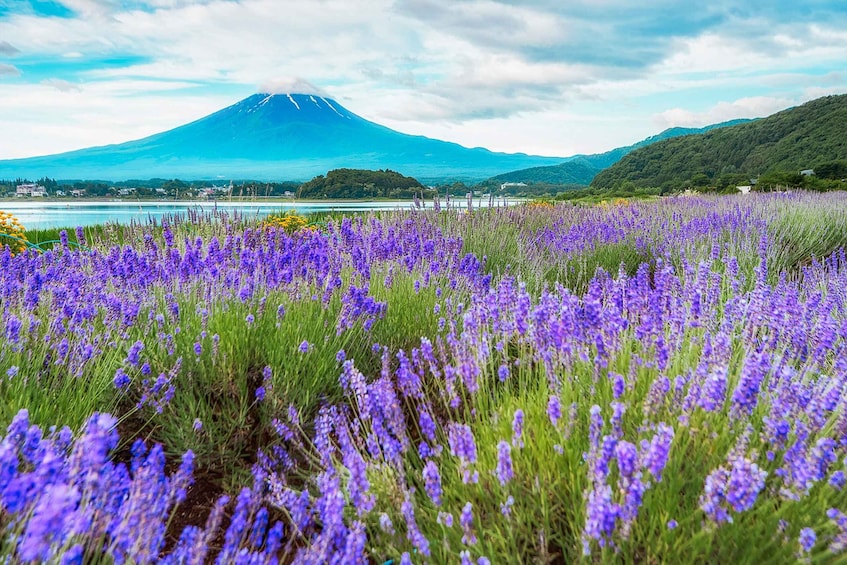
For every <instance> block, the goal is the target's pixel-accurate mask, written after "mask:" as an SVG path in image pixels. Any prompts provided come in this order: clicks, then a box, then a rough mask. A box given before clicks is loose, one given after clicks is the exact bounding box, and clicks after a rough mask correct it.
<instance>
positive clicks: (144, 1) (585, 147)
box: [0, 0, 847, 159]
mask: <svg viewBox="0 0 847 565" xmlns="http://www.w3.org/2000/svg"><path fill="white" fill-rule="evenodd" d="M695 6H696V7H695ZM306 89H316V90H318V91H320V92H321V93H324V94H325V95H328V96H331V97H332V98H334V99H335V100H337V101H338V102H340V103H341V104H342V105H344V106H345V107H347V108H348V109H349V110H351V111H353V112H355V113H357V114H359V115H361V116H363V117H365V118H367V119H370V120H373V121H376V122H378V123H381V124H383V125H387V126H389V127H392V128H394V129H397V130H400V131H402V132H405V133H414V134H422V135H427V136H430V137H436V138H440V139H445V140H449V141H455V142H458V143H461V144H463V145H467V146H483V147H488V148H489V149H493V150H498V151H507V152H518V151H522V152H526V153H534V154H542V155H555V156H568V155H572V154H576V153H594V152H601V151H605V150H608V149H611V148H614V147H617V146H621V145H627V144H630V143H633V142H635V141H638V140H640V139H642V138H644V137H647V136H649V135H652V134H655V133H658V132H659V131H661V130H663V129H665V128H667V127H670V126H702V125H706V124H710V123H715V122H720V121H724V120H728V119H732V118H737V117H757V116H765V115H768V114H771V113H773V112H775V111H778V110H781V109H784V108H786V107H789V106H793V105H797V104H799V103H802V102H804V101H807V100H810V99H813V98H817V97H819V96H823V95H826V94H833V93H845V92H847V2H845V1H844V0H830V1H823V0H751V1H748V2H731V1H727V0H710V1H709V2H690V1H688V0H682V1H675V0H658V1H650V0H641V1H639V2H635V1H632V0H530V1H526V2H509V1H504V0H297V1H288V0H0V131H2V133H3V135H0V159H7V158H14V157H25V156H32V155H43V154H48V153H56V152H60V151H65V150H71V149H78V148H82V147H88V146H91V145H103V144H107V143H116V142H121V141H127V140H130V139H137V138H140V137H143V136H146V135H149V134H153V133H156V132H159V131H163V130H166V129H169V128H172V127H175V126H177V125H180V124H183V123H186V122H188V121H191V120H194V119H197V118H200V117H202V116H204V115H206V114H209V113H211V112H213V111H215V110H218V109H220V108H223V107H225V106H228V105H230V104H232V103H235V102H237V101H238V100H240V99H242V98H244V97H246V96H249V95H250V94H252V93H254V92H263V91H280V92H284V91H287V90H306Z"/></svg>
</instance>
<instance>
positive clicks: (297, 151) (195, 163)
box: [0, 93, 566, 181]
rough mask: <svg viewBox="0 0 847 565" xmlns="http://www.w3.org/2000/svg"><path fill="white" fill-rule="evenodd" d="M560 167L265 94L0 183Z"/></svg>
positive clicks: (2, 168) (11, 169)
mask: <svg viewBox="0 0 847 565" xmlns="http://www.w3.org/2000/svg"><path fill="white" fill-rule="evenodd" d="M564 160H566V159H564V158H561V157H540V156H533V155H526V154H522V153H516V154H507V153H495V152H492V151H489V150H487V149H483V148H474V149H469V148H467V147H463V146H461V145H458V144H456V143H450V142H446V141H440V140H437V139H431V138H427V137H423V136H415V135H407V134H403V133H400V132H397V131H394V130H392V129H389V128H387V127H384V126H381V125H379V124H376V123H374V122H370V121H368V120H366V119H364V118H362V117H360V116H357V115H356V114H354V113H353V112H350V111H349V110H347V109H346V108H344V107H343V106H342V105H341V104H339V103H338V102H336V101H335V100H332V99H330V98H326V97H323V96H319V95H317V94H294V93H292V94H269V93H264V94H254V95H252V96H249V97H247V98H245V99H244V100H241V101H240V102H237V103H236V104H233V105H232V106H229V107H227V108H224V109H223V110H220V111H218V112H215V113H214V114H210V115H208V116H206V117H204V118H201V119H199V120H197V121H194V122H191V123H189V124H186V125H183V126H180V127H177V128H175V129H172V130H169V131H165V132H163V133H159V134H156V135H152V136H150V137H146V138H143V139H139V140H136V141H129V142H126V143H120V144H116V145H107V146H102V147H91V148H87V149H80V150H77V151H71V152H67V153H60V154H57V155H47V156H43V157H30V158H25V159H13V160H5V161H0V178H31V179H32V178H40V177H45V176H47V177H51V178H56V179H108V180H113V181H117V180H127V179H132V178H137V179H146V178H153V177H160V178H184V179H214V178H237V179H253V180H308V179H310V178H312V177H314V176H315V175H319V174H323V173H325V172H326V171H328V170H330V169H335V168H340V167H346V168H359V169H386V168H387V169H393V170H396V171H398V172H401V173H403V174H406V175H411V176H415V177H417V178H419V179H421V180H424V181H438V180H446V179H453V180H469V181H474V180H482V179H485V178H488V177H491V176H493V175H496V174H498V173H503V172H506V171H513V170H515V169H522V168H527V167H536V166H542V165H553V164H556V163H561V162H562V161H564Z"/></svg>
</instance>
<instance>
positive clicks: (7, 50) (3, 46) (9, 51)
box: [0, 41, 21, 57]
mask: <svg viewBox="0 0 847 565" xmlns="http://www.w3.org/2000/svg"><path fill="white" fill-rule="evenodd" d="M20 52H21V50H20V49H18V48H17V47H15V46H14V45H12V44H11V43H9V42H8V41H0V55H5V56H7V57H10V56H14V55H17V54H18V53H20Z"/></svg>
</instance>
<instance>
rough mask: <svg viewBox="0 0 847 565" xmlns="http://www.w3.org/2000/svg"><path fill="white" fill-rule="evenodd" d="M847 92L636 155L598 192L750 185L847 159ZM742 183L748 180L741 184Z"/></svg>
mask: <svg viewBox="0 0 847 565" xmlns="http://www.w3.org/2000/svg"><path fill="white" fill-rule="evenodd" d="M845 131H847V94H841V95H834V96H826V97H823V98H818V99H816V100H812V101H811V102H807V103H805V104H803V105H801V106H797V107H794V108H789V109H787V110H783V111H781V112H777V113H776V114H773V115H771V116H768V117H767V118H761V119H758V120H755V121H752V122H749V123H743V124H738V125H735V126H731V127H726V128H721V129H716V130H714V131H709V132H706V133H704V134H702V135H694V136H686V137H678V138H674V139H668V140H664V141H661V142H658V143H653V144H651V145H649V146H647V147H642V148H639V149H636V150H635V151H632V152H631V153H629V154H627V155H626V156H625V157H623V158H622V159H621V160H620V161H618V162H617V163H616V164H614V165H612V166H611V167H609V168H608V169H605V170H604V171H602V172H600V173H598V174H597V176H596V177H595V178H594V180H593V182H592V186H595V187H597V188H603V189H606V188H616V187H621V186H624V185H626V186H630V187H633V188H645V187H657V188H667V189H678V188H685V187H687V186H701V185H721V184H723V183H724V181H725V182H727V183H729V182H741V183H742V184H749V179H750V178H755V177H758V176H759V175H762V174H764V173H773V172H792V173H795V174H798V175H799V173H800V171H801V170H805V169H814V168H815V167H816V166H820V165H824V164H829V163H832V162H835V161H841V160H845V159H847V142H845V134H844V132H845ZM742 181H744V182H742Z"/></svg>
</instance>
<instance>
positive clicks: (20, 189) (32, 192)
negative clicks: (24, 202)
mask: <svg viewBox="0 0 847 565" xmlns="http://www.w3.org/2000/svg"><path fill="white" fill-rule="evenodd" d="M15 196H17V197H22V196H34V197H36V198H43V197H44V196H47V189H46V188H44V187H43V186H41V185H40V184H35V183H24V184H19V185H18V186H17V188H16V189H15Z"/></svg>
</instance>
